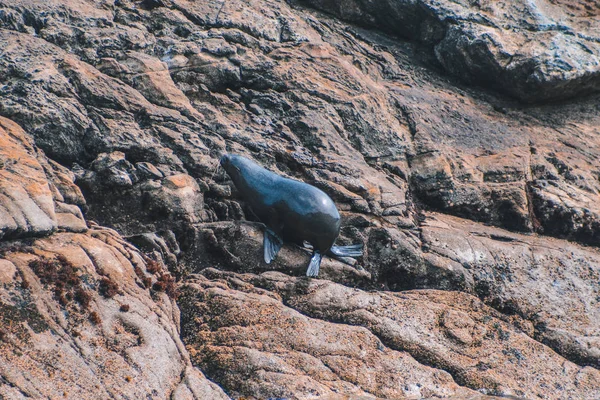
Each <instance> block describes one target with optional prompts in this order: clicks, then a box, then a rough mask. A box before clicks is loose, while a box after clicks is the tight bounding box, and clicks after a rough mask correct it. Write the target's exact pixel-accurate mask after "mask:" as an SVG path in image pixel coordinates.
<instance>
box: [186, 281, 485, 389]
mask: <svg viewBox="0 0 600 400" xmlns="http://www.w3.org/2000/svg"><path fill="white" fill-rule="evenodd" d="M207 271H209V270H207ZM210 272H216V271H210ZM210 272H209V273H210ZM277 276H279V275H277ZM247 277H248V276H246V275H245V276H243V277H241V278H238V277H237V276H236V275H226V278H225V279H226V281H225V282H223V280H222V279H221V280H216V281H211V280H208V279H206V278H204V277H201V276H199V277H192V278H190V279H189V280H188V281H186V284H185V285H183V286H182V292H183V295H182V299H181V301H180V304H181V307H182V308H183V309H184V310H186V311H184V313H183V315H182V318H183V321H182V335H183V337H184V340H185V342H186V344H187V347H188V349H189V350H190V354H191V355H192V360H193V362H194V363H195V364H196V365H198V366H200V367H201V368H202V369H203V370H204V371H206V373H207V374H208V375H209V377H210V378H211V379H212V380H214V381H216V382H218V383H220V384H222V385H223V386H225V387H227V388H228V389H229V391H230V393H231V394H232V395H233V396H234V397H238V396H255V397H258V398H272V397H277V398H290V399H304V398H310V397H313V398H327V396H333V395H334V394H338V395H354V396H364V397H365V398H369V399H374V398H375V397H378V398H387V399H393V398H423V397H433V396H438V397H440V396H443V397H447V396H453V395H468V394H474V393H472V392H471V391H469V390H468V389H465V388H461V387H460V386H459V385H457V384H456V383H455V382H454V381H453V380H452V377H451V376H450V375H449V374H448V373H447V372H445V371H442V370H435V369H434V368H430V367H426V366H424V365H421V364H419V363H418V362H417V361H416V360H415V359H414V358H413V357H411V356H410V355H409V354H408V353H406V352H402V351H400V352H399V351H394V350H392V349H390V348H387V347H385V346H384V345H383V344H382V343H381V341H380V340H379V339H378V338H377V337H376V336H375V335H373V334H372V333H370V332H369V331H368V330H366V329H364V328H359V327H350V326H342V325H337V324H333V323H329V322H325V321H319V320H315V319H311V318H308V317H306V316H305V315H302V314H301V313H299V312H298V311H296V310H293V309H291V308H288V307H286V306H284V305H283V304H282V302H281V298H280V297H279V296H278V295H276V294H273V293H270V292H267V291H264V290H261V289H258V288H255V287H254V286H252V285H251V284H249V283H246V282H244V278H247ZM227 278H229V279H231V281H230V282H227ZM305 283H306V282H305ZM305 283H302V282H298V284H299V285H301V286H302V285H304V284H305Z"/></svg>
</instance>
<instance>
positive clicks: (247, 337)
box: [181, 269, 600, 398]
mask: <svg viewBox="0 0 600 400" xmlns="http://www.w3.org/2000/svg"><path fill="white" fill-rule="evenodd" d="M203 273H204V275H206V276H208V277H209V278H211V279H210V280H209V279H206V278H204V277H202V276H200V277H191V278H190V279H189V280H188V283H187V284H186V285H184V286H183V289H182V290H183V291H184V293H185V294H184V298H183V299H182V301H181V304H182V307H183V308H184V309H185V310H186V311H185V312H184V315H183V322H182V333H183V336H184V337H186V341H187V343H188V346H191V347H192V349H193V351H192V352H191V353H192V355H193V358H194V360H195V361H196V363H198V364H199V365H200V366H202V367H204V368H206V369H207V370H211V369H212V368H214V367H215V365H216V366H218V367H217V371H214V372H212V371H211V372H212V373H211V375H212V376H214V377H215V379H216V380H217V381H218V382H220V383H223V384H225V385H226V386H227V387H232V388H235V390H236V391H239V392H241V394H248V393H250V394H255V393H259V397H263V398H266V397H273V396H275V397H287V396H293V395H294V394H295V395H297V396H298V397H303V394H304V393H303V392H304V391H306V392H308V393H311V394H316V395H318V396H321V395H325V394H326V393H327V390H328V389H334V388H335V389H336V391H343V392H353V391H356V389H355V388H353V387H352V386H351V384H353V385H358V386H359V387H360V388H362V389H363V390H365V391H366V392H367V393H369V394H371V395H374V396H377V397H383V398H397V397H400V396H406V397H412V398H422V397H433V396H444V397H445V396H449V395H462V396H466V395H467V394H468V391H466V390H464V389H462V388H460V387H458V386H457V385H456V383H454V381H453V379H452V378H451V377H450V376H449V375H448V373H447V372H449V373H450V374H451V375H452V377H453V378H454V380H455V381H457V382H460V383H461V384H463V385H465V386H468V387H472V388H475V389H478V390H480V391H483V392H490V393H501V394H503V395H516V396H523V397H525V398H536V397H545V396H547V393H548V388H555V389H556V390H560V391H561V393H562V396H563V397H564V398H569V397H577V396H578V395H579V394H581V393H585V394H586V395H587V396H589V398H595V397H598V396H600V387H599V386H598V382H599V380H600V371H598V370H597V369H594V368H591V367H580V366H578V365H576V364H573V363H571V362H568V361H565V360H564V359H563V358H562V357H560V356H559V355H558V354H556V353H555V352H553V351H552V350H550V349H549V348H547V347H545V346H544V345H542V344H540V343H538V342H536V341H535V340H533V339H531V338H530V337H528V336H527V335H526V334H525V333H524V332H523V331H522V330H521V329H520V328H519V327H516V326H514V322H517V321H512V322H513V324H511V323H507V321H506V322H505V321H503V319H506V318H505V317H504V316H503V315H502V314H500V313H498V312H497V311H495V310H493V309H491V308H489V307H487V306H485V305H484V304H483V303H482V302H481V301H479V300H478V299H477V298H474V297H473V296H470V295H467V294H464V293H460V292H444V291H435V290H419V291H406V292H403V293H401V294H393V293H384V292H379V293H367V292H363V291H360V290H357V289H350V288H348V287H346V286H341V285H339V284H335V283H332V282H327V281H319V280H308V279H306V278H291V277H289V276H286V275H283V274H280V273H275V272H269V273H264V274H262V275H258V276H257V275H251V274H244V275H239V274H237V275H236V274H227V273H222V272H220V271H217V270H212V269H206V270H204V271H203ZM264 289H267V290H270V291H272V292H274V293H275V294H273V293H272V292H269V291H266V290H264ZM282 303H283V304H282ZM284 304H286V305H287V307H286V306H285V305H284ZM288 307H292V308H295V309H296V310H298V311H300V313H299V312H298V311H296V310H293V309H290V308H288ZM216 310H219V311H218V312H216ZM307 315H308V316H310V317H313V318H319V319H321V320H325V321H332V322H338V323H339V322H341V323H346V324H350V325H353V326H346V327H344V328H343V332H340V329H341V328H340V325H339V324H333V323H331V322H323V321H318V322H310V321H309V318H307ZM360 327H364V328H367V330H365V329H362V328H360ZM315 358H316V359H317V360H314V359H315ZM232 359H233V361H232ZM236 359H243V360H244V361H243V362H242V363H241V364H242V365H241V366H240V365H239V364H238V363H237V362H236V361H235V360H236ZM416 360H418V361H420V362H421V363H423V364H428V365H436V366H438V367H441V368H442V369H443V370H444V372H441V371H437V372H435V371H432V370H431V369H430V368H428V367H425V366H424V365H419V364H418V363H417V362H416ZM240 367H241V368H240ZM445 371H447V372H445ZM263 374H264V375H263ZM287 375H300V376H303V377H305V379H303V380H302V381H301V382H302V383H303V384H302V386H301V387H296V386H295V385H297V384H298V383H299V382H298V381H297V380H295V379H294V380H290V379H288V378H287ZM253 379H255V380H256V379H257V380H259V381H265V382H266V385H263V386H260V387H259V388H256V383H255V382H252V380H253ZM340 381H341V382H340ZM271 385H272V386H271ZM253 386H254V387H253ZM262 390H264V392H262ZM360 394H363V395H364V393H360Z"/></svg>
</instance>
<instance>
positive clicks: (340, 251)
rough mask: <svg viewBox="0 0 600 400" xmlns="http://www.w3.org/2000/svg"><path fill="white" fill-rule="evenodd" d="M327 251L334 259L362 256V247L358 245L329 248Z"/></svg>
mask: <svg viewBox="0 0 600 400" xmlns="http://www.w3.org/2000/svg"><path fill="white" fill-rule="evenodd" d="M329 251H330V252H331V253H332V254H333V255H334V256H336V257H360V256H362V255H363V245H362V243H359V244H351V245H349V246H331V249H330V250H329Z"/></svg>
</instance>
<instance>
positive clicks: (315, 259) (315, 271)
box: [306, 251, 323, 277]
mask: <svg viewBox="0 0 600 400" xmlns="http://www.w3.org/2000/svg"><path fill="white" fill-rule="evenodd" d="M322 257H323V256H322V255H321V253H319V252H318V251H315V252H314V253H313V255H312V258H311V259H310V262H309V263H308V269H307V270H306V276H312V277H315V276H318V275H319V268H320V267H321V258H322Z"/></svg>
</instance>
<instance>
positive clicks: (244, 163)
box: [221, 154, 362, 276]
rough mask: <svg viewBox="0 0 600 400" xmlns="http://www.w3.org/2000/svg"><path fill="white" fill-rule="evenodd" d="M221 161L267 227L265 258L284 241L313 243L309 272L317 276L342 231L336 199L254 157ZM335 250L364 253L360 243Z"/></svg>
mask: <svg viewBox="0 0 600 400" xmlns="http://www.w3.org/2000/svg"><path fill="white" fill-rule="evenodd" d="M221 165H222V166H223V168H224V169H225V171H226V172H227V174H228V175H229V176H230V177H231V179H232V180H233V183H234V184H235V186H236V188H237V189H238V191H239V192H240V194H241V195H242V197H243V198H244V200H245V201H246V202H247V203H248V204H249V205H250V207H251V208H252V211H253V212H254V214H256V216H257V217H258V218H259V219H260V221H261V222H263V223H264V224H265V225H266V226H267V229H266V231H265V240H264V246H265V248H264V254H265V261H266V262H267V263H270V262H271V260H272V259H273V258H275V256H276V255H277V252H278V251H279V249H280V247H281V244H282V241H283V242H290V243H295V244H297V245H300V246H302V245H303V243H304V242H305V241H306V242H309V243H310V244H311V245H312V246H313V251H314V252H313V257H312V259H311V262H310V264H309V268H308V271H307V276H317V274H318V271H319V265H320V262H321V257H322V255H323V254H326V253H327V252H328V251H330V250H331V248H332V246H333V243H334V242H335V239H336V238H337V237H338V235H339V232H340V214H339V212H338V210H337V208H336V207H335V204H334V203H333V200H331V198H330V197H329V196H327V194H325V193H324V192H323V191H322V190H320V189H317V188H316V187H314V186H311V185H309V184H307V183H304V182H300V181H296V180H293V179H288V178H285V177H283V176H280V175H277V174H275V173H274V172H271V171H269V170H267V169H265V168H263V167H261V166H260V165H258V164H257V163H255V162H254V161H252V160H250V159H248V158H245V157H242V156H238V155H232V154H226V155H224V156H223V157H222V158H221ZM350 248H352V254H350V253H347V254H346V253H344V247H337V248H336V252H339V253H341V254H343V255H344V256H353V255H354V256H357V255H361V254H362V251H360V250H357V249H359V248H358V247H357V246H348V250H349V251H350Z"/></svg>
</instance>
